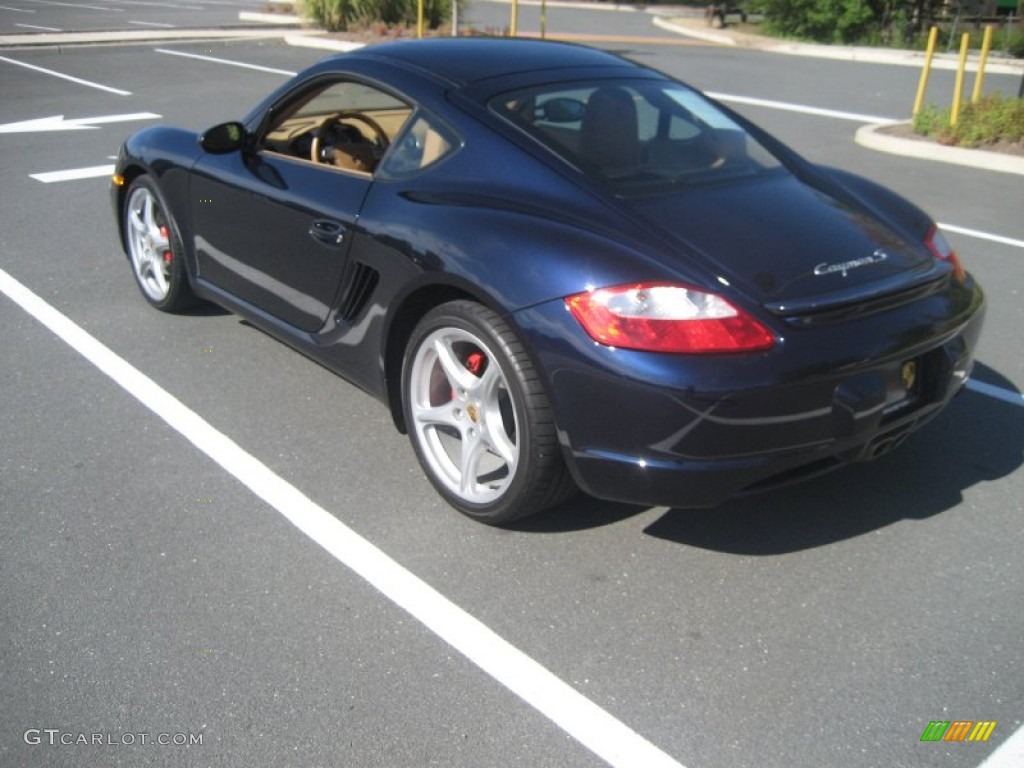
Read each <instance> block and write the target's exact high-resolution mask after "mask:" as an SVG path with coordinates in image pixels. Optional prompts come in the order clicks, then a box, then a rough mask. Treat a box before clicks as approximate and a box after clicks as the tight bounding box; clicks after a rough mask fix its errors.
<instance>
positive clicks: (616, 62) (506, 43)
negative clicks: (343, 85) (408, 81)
mask: <svg viewBox="0 0 1024 768" xmlns="http://www.w3.org/2000/svg"><path fill="white" fill-rule="evenodd" d="M353 58H358V59H369V60H378V61H381V60H384V61H388V62H390V63H393V64H399V65H404V66H406V67H411V68H415V69H418V70H421V71H423V72H427V73H430V74H432V75H434V76H435V77H440V78H443V79H445V80H447V81H448V82H449V83H451V84H452V85H468V84H471V83H476V82H480V81H483V80H488V79H491V78H496V77H507V76H509V75H518V74H525V73H529V72H550V71H552V70H559V69H593V68H604V67H608V68H615V69H619V70H622V69H626V70H633V71H636V70H639V69H641V68H640V67H638V66H637V65H636V64H633V63H632V62H629V61H627V60H625V59H623V58H621V57H619V56H616V55H615V54H612V53H607V52H605V51H599V50H596V49H594V48H587V47H584V46H582V45H573V44H571V43H560V42H553V41H545V40H524V39H521V38H496V37H458V38H429V39H426V40H408V41H401V42H394V43H382V44H379V45H372V46H367V47H366V48H361V49H359V50H358V51H353V52H352V53H347V54H342V55H341V56H337V57H334V60H335V61H337V62H338V63H342V62H346V63H347V62H351V61H352V59H353Z"/></svg>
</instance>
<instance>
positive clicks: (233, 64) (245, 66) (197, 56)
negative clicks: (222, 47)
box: [154, 48, 298, 77]
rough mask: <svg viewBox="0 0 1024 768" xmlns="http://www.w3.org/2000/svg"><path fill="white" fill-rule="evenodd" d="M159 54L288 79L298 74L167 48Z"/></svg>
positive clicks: (158, 51)
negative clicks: (285, 76) (268, 73)
mask: <svg viewBox="0 0 1024 768" xmlns="http://www.w3.org/2000/svg"><path fill="white" fill-rule="evenodd" d="M154 50H155V51H156V52H157V53H166V54H168V55H170V56H183V57H184V58H186V59H199V60H200V61H211V62H213V63H215V64H227V65H228V66H231V67H242V68H243V69H255V70H257V71H258V72H271V73H273V74H275V75H287V76H288V77H294V76H295V75H296V74H298V73H296V72H289V71H288V70H287V69H274V68H273V67H263V66H260V65H259V64H246V63H244V62H241V61H232V60H231V59H219V58H217V57H216V56H202V55H200V54H198V53H185V52H184V51H172V50H168V49H167V48H155V49H154Z"/></svg>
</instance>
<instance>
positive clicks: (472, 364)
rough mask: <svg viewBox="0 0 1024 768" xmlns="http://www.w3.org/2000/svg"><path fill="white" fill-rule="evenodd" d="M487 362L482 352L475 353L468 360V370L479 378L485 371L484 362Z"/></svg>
mask: <svg viewBox="0 0 1024 768" xmlns="http://www.w3.org/2000/svg"><path fill="white" fill-rule="evenodd" d="M485 360H487V358H486V357H484V356H483V353H481V352H473V353H471V354H470V355H469V357H467V358H466V368H467V370H469V372H470V373H472V374H473V375H474V376H478V375H479V374H480V371H481V370H483V367H484V361H485Z"/></svg>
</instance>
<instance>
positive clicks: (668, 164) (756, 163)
mask: <svg viewBox="0 0 1024 768" xmlns="http://www.w3.org/2000/svg"><path fill="white" fill-rule="evenodd" d="M491 108H492V109H493V110H495V111H496V112H498V113H499V114H501V115H503V116H504V117H506V118H507V119H510V120H511V121H512V122H514V123H515V124H516V125H518V126H520V127H522V128H524V129H525V130H526V131H527V132H529V133H530V134H532V135H533V136H534V137H535V138H537V139H539V140H540V141H541V142H542V143H543V144H545V145H546V146H547V147H549V148H550V149H551V150H553V151H554V152H555V153H557V154H558V155H560V156H562V157H563V158H565V159H566V160H568V161H569V162H571V163H573V164H574V165H576V166H577V167H579V168H580V169H582V170H583V171H584V172H585V173H586V174H588V175H589V176H591V177H593V178H596V179H598V180H599V181H601V182H603V183H605V184H606V185H608V186H609V187H610V188H611V189H612V191H613V192H615V193H616V194H620V195H626V196H632V195H645V194H655V193H658V192H662V191H668V190H671V189H673V188H676V187H679V186H693V185H698V184H707V183H715V182H718V181H724V180H728V179H735V178H741V177H750V176H757V175H761V174H764V173H767V172H771V171H774V170H776V169H779V168H780V167H781V165H782V164H781V163H780V161H779V160H778V158H776V157H775V156H774V155H773V154H771V153H770V152H769V151H768V150H767V149H766V148H765V147H764V146H763V145H762V144H760V143H758V141H757V140H756V139H754V138H753V137H752V136H751V135H750V134H748V133H747V132H746V131H745V130H744V129H743V128H742V127H741V126H740V125H738V124H737V123H736V122H735V121H734V120H733V119H732V118H730V117H729V116H728V115H726V114H725V113H724V112H722V111H721V110H720V109H718V108H717V107H715V106H714V105H713V104H712V103H711V102H709V101H708V100H707V99H705V98H704V97H703V96H701V95H700V94H699V93H697V92H696V91H694V90H692V89H690V88H687V87H685V86H683V85H681V84H679V83H674V82H666V81H651V80H623V81H613V82H609V81H602V82H597V83H568V84H567V83H556V84H550V85H544V86H539V87H534V88H529V89H523V90H519V91H514V92H511V93H504V94H501V95H500V96H498V97H496V98H494V99H492V101H491Z"/></svg>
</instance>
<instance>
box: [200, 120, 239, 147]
mask: <svg viewBox="0 0 1024 768" xmlns="http://www.w3.org/2000/svg"><path fill="white" fill-rule="evenodd" d="M243 144H245V127H244V126H243V125H242V124H241V123H235V122H231V123H221V124H220V125H215V126H213V128H210V129H209V130H208V131H206V132H205V133H204V134H203V135H202V136H200V137H199V146H200V147H202V148H203V149H205V150H206V151H207V152H209V153H210V154H213V155H224V154H227V153H228V152H234V151H236V150H238V149H241V148H242V146H243Z"/></svg>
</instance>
